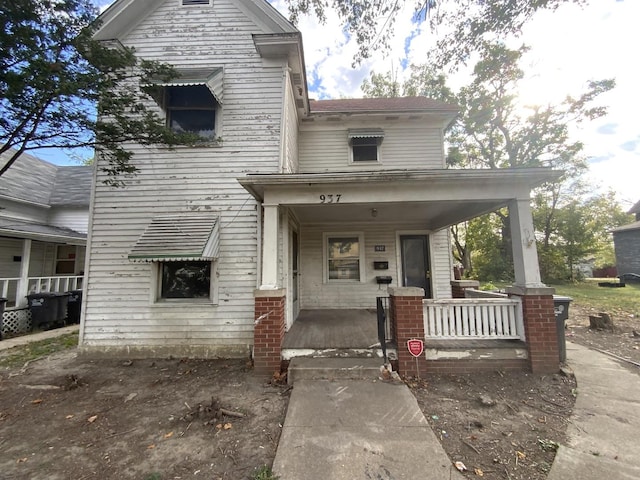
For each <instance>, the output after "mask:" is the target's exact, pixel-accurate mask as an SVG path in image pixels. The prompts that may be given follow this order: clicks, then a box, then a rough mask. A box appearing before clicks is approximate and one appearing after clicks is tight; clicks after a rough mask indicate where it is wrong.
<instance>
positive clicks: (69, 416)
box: [64, 415, 75, 420]
mask: <svg viewBox="0 0 640 480" xmlns="http://www.w3.org/2000/svg"><path fill="white" fill-rule="evenodd" d="M73 417H75V415H67V416H66V417H64V418H66V419H67V420H70V419H72V418H73Z"/></svg>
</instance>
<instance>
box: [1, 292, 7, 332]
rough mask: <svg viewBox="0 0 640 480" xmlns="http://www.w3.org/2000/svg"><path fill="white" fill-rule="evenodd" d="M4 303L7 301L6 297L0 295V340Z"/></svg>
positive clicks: (2, 328)
mask: <svg viewBox="0 0 640 480" xmlns="http://www.w3.org/2000/svg"><path fill="white" fill-rule="evenodd" d="M5 303H7V299H6V298H1V297H0V340H2V332H3V330H4V321H3V318H4V305H5Z"/></svg>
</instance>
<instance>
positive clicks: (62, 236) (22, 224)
mask: <svg viewBox="0 0 640 480" xmlns="http://www.w3.org/2000/svg"><path fill="white" fill-rule="evenodd" d="M0 236H4V237H11V238H26V239H31V240H38V241H41V242H52V243H68V244H71V245H85V244H86V243H87V235H86V234H85V233H80V232H76V231H75V230H71V229H70V228H62V227H54V226H51V225H43V224H41V223H35V222H27V221H24V220H16V219H10V218H0Z"/></svg>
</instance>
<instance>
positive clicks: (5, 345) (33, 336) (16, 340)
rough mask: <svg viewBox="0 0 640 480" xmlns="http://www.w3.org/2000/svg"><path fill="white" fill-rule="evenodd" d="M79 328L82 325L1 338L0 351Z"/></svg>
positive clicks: (76, 330)
mask: <svg viewBox="0 0 640 480" xmlns="http://www.w3.org/2000/svg"><path fill="white" fill-rule="evenodd" d="M79 330H80V325H70V326H68V327H63V328H55V329H53V330H47V331H46V332H38V333H30V334H28V335H22V336H20V337H13V338H3V339H2V340H0V351H2V350H8V349H10V348H13V347H19V346H22V345H26V344H28V343H31V342H38V341H40V340H47V339H49V338H55V337H59V336H61V335H65V334H67V333H74V332H78V331H79Z"/></svg>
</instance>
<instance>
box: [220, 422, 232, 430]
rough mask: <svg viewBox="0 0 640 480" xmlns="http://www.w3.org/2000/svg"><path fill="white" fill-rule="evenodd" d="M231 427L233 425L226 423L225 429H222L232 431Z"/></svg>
mask: <svg viewBox="0 0 640 480" xmlns="http://www.w3.org/2000/svg"><path fill="white" fill-rule="evenodd" d="M231 427H232V425H231V424H230V423H225V424H224V427H222V428H224V429H225V430H230V429H231Z"/></svg>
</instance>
